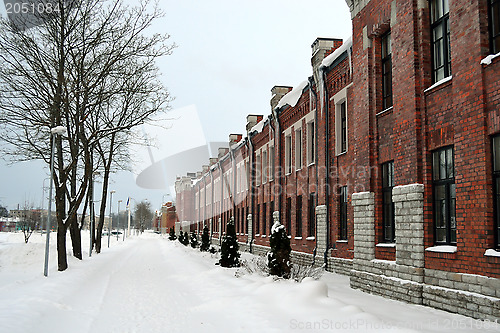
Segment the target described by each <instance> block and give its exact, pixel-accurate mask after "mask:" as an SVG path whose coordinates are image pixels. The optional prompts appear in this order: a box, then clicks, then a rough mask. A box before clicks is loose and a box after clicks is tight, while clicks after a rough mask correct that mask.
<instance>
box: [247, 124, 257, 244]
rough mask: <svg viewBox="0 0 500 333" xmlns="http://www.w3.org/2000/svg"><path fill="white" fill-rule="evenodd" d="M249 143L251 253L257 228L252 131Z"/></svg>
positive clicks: (248, 137) (248, 136)
mask: <svg viewBox="0 0 500 333" xmlns="http://www.w3.org/2000/svg"><path fill="white" fill-rule="evenodd" d="M247 139H248V140H247V143H248V147H249V148H250V149H249V151H250V153H249V154H248V155H249V157H250V163H248V164H249V168H250V172H249V174H250V182H249V183H250V211H251V212H252V233H251V234H249V235H248V236H249V237H250V244H249V246H250V253H253V242H254V240H255V239H254V236H253V235H254V232H255V228H254V221H255V214H254V211H255V186H254V172H255V168H254V165H253V162H254V156H253V155H254V146H253V142H252V138H251V137H250V133H249V132H248V131H247Z"/></svg>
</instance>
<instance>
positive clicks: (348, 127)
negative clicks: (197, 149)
mask: <svg viewBox="0 0 500 333" xmlns="http://www.w3.org/2000/svg"><path fill="white" fill-rule="evenodd" d="M346 1H347V4H348V5H349V7H350V9H351V15H352V23H353V34H352V39H349V40H347V41H341V40H338V39H325V38H318V39H317V40H316V41H315V42H314V43H313V45H312V52H313V53H312V59H311V64H312V75H311V76H310V77H309V78H305V81H304V82H303V83H302V84H300V85H298V86H297V87H295V88H294V89H292V88H290V87H281V86H276V87H274V88H273V89H272V94H273V96H272V99H271V111H270V114H268V112H265V111H264V110H263V113H264V114H268V115H267V116H265V117H264V116H256V115H250V116H248V118H247V133H246V136H240V135H231V136H230V144H229V148H223V149H221V150H220V151H219V156H218V157H217V158H216V159H211V161H210V165H209V166H206V167H204V169H203V172H200V173H198V175H197V176H198V177H197V179H196V181H194V184H192V185H191V186H187V187H186V186H185V187H182V190H181V191H180V192H178V193H177V206H178V207H179V208H178V210H180V209H187V208H180V207H184V206H185V205H186V207H187V206H188V205H189V202H190V200H194V203H195V204H194V209H191V210H192V211H193V212H194V214H195V215H194V217H193V218H192V219H191V220H190V221H192V223H193V225H196V226H197V228H198V230H200V228H199V226H200V224H203V223H204V224H208V225H210V227H211V230H212V235H213V237H214V238H215V239H220V236H221V235H222V234H223V232H224V226H225V225H226V223H227V222H228V221H229V220H230V219H234V220H235V222H236V226H237V233H238V237H239V241H240V243H241V245H242V248H243V249H245V250H249V251H252V252H255V253H265V252H266V251H267V250H268V245H269V243H268V237H269V232H270V227H271V225H272V223H273V221H274V220H279V221H280V222H281V223H282V224H283V225H285V227H286V230H287V231H288V233H289V235H290V239H291V244H292V250H293V253H292V257H293V260H294V262H296V263H302V264H315V265H321V264H324V263H325V264H326V265H327V266H326V267H327V269H329V270H331V271H336V272H338V273H342V274H347V275H350V279H351V286H352V287H354V288H359V289H362V290H364V291H367V292H371V293H376V294H380V295H383V296H386V297H390V298H394V299H398V300H404V301H407V302H412V303H416V304H424V305H429V306H433V307H436V308H440V309H444V310H448V311H451V312H457V313H460V314H465V315H468V316H472V317H475V318H483V319H498V318H500V28H499V27H500V17H499V16H500V1H498V0H481V1H479V0H475V1H467V2H466V1H463V0H453V1H451V0H405V1H403V0H393V1H388V0H346ZM178 183H179V182H178ZM187 198H193V199H187ZM188 210H189V209H188ZM181 220H182V219H181ZM193 228H196V227H193Z"/></svg>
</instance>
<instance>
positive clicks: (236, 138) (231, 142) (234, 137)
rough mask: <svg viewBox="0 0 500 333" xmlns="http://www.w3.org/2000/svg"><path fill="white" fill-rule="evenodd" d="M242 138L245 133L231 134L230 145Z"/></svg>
mask: <svg viewBox="0 0 500 333" xmlns="http://www.w3.org/2000/svg"><path fill="white" fill-rule="evenodd" d="M242 138H243V135H241V134H229V146H231V145H234V144H236V143H238V142H240V141H241V139H242Z"/></svg>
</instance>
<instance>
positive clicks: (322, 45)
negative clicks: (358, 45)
mask: <svg viewBox="0 0 500 333" xmlns="http://www.w3.org/2000/svg"><path fill="white" fill-rule="evenodd" d="M342 43H343V42H342V39H338V38H319V37H318V38H316V40H315V41H314V43H312V45H311V49H312V57H311V65H312V68H313V75H314V80H315V81H316V82H319V81H318V74H319V73H318V69H319V66H320V65H321V62H322V61H323V59H325V57H326V56H328V55H330V54H332V52H333V51H335V50H336V49H338V48H339V47H340V46H342Z"/></svg>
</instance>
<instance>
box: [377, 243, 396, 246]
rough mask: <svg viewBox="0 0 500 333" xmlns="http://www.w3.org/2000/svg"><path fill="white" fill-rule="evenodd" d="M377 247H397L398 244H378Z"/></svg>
mask: <svg viewBox="0 0 500 333" xmlns="http://www.w3.org/2000/svg"><path fill="white" fill-rule="evenodd" d="M375 246H376V247H396V243H378V244H377V245H375Z"/></svg>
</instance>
